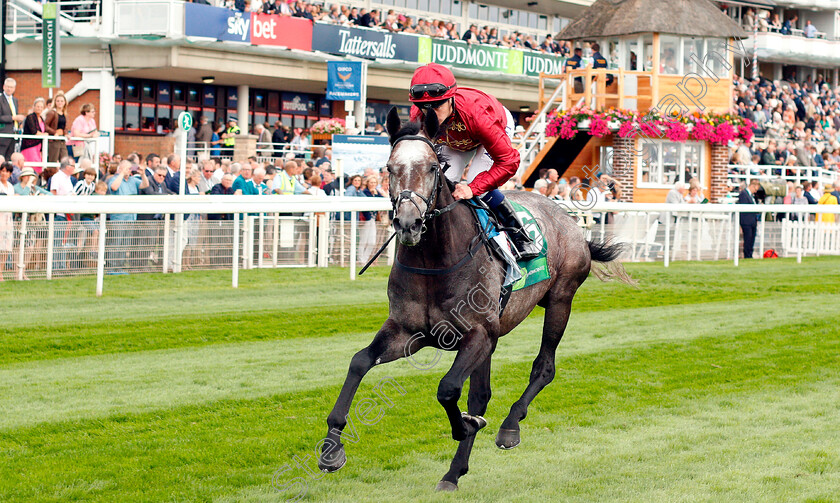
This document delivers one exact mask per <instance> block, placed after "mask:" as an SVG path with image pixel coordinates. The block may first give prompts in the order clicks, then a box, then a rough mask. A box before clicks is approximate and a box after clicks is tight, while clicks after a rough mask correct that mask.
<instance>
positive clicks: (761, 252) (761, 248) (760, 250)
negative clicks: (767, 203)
mask: <svg viewBox="0 0 840 503" xmlns="http://www.w3.org/2000/svg"><path fill="white" fill-rule="evenodd" d="M765 216H766V215H765V214H764V213H762V214H761V229H760V230H761V238H760V239H759V240H758V258H761V259H763V258H764V228H765V227H764V226H765V218H764V217H765ZM785 220H787V219H785Z"/></svg>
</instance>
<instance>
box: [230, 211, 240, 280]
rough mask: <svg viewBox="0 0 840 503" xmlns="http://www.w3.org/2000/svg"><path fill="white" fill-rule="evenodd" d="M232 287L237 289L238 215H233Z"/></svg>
mask: <svg viewBox="0 0 840 503" xmlns="http://www.w3.org/2000/svg"><path fill="white" fill-rule="evenodd" d="M232 262H233V287H234V288H239V213H234V214H233V260H232Z"/></svg>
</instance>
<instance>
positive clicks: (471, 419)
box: [461, 412, 487, 432]
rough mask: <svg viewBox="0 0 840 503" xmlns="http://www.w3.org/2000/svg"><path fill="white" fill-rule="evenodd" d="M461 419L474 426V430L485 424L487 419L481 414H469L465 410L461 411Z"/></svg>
mask: <svg viewBox="0 0 840 503" xmlns="http://www.w3.org/2000/svg"><path fill="white" fill-rule="evenodd" d="M461 419H463V420H464V421H466V422H467V423H469V424H470V425H471V426H472V427H473V428H475V431H476V432H478V430H480V429H482V428H484V427H485V426H487V420H486V419H484V418H483V417H481V416H471V415H469V414H468V413H466V412H462V413H461Z"/></svg>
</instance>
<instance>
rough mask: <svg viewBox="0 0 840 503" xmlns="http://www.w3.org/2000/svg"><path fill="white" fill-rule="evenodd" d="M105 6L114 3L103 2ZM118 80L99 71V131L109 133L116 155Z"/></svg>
mask: <svg viewBox="0 0 840 503" xmlns="http://www.w3.org/2000/svg"><path fill="white" fill-rule="evenodd" d="M102 3H103V10H104V5H106V4H110V3H112V2H102ZM116 86H117V79H116V77H114V75H112V74H111V69H110V68H107V69H106V68H103V69H101V70H100V71H99V109H98V110H97V112H99V113H98V114H97V115H98V117H97V118H98V119H99V121H98V122H99V130H100V131H105V132H107V133H108V135H109V138H110V140H109V141H108V145H109V147H108V153H109V154H113V153H114V102H115V99H114V95H115V93H116Z"/></svg>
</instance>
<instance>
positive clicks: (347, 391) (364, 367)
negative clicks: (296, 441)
mask: <svg viewBox="0 0 840 503" xmlns="http://www.w3.org/2000/svg"><path fill="white" fill-rule="evenodd" d="M409 341H410V337H409V335H408V333H407V332H406V331H405V330H403V329H402V327H400V326H399V325H398V324H397V323H396V322H394V321H393V320H391V319H388V320H387V321H386V322H385V324H384V325H382V328H380V329H379V332H377V334H376V336H375V337H374V338H373V341H372V342H371V343H370V345H369V346H368V347H366V348H364V349H362V350H361V351H359V352H358V353H356V354H355V355H354V356H353V359H352V360H351V361H350V369H349V370H348V371H347V378H346V379H345V380H344V386H342V387H341V392H340V393H339V394H338V400H336V402H335V406H334V407H333V410H332V412H330V415H329V416H328V417H327V436H326V438H325V439H324V441H323V443H324V445H323V446H322V447H321V456H320V459H319V460H318V467H319V468H321V470H324V471H326V472H334V471H336V470H338V469H339V468H341V467H342V466H344V463H345V462H346V461H347V458H346V456H345V454H344V444H343V443H342V442H341V433H342V431H343V430H344V427H345V426H347V414H348V413H349V412H350V405H351V404H352V403H353V397H354V396H355V395H356V391H357V390H358V389H359V384H360V383H361V382H362V379H363V378H364V377H365V374H367V373H368V371H369V370H370V369H371V368H372V367H373V366H374V365H379V364H382V363H388V362H391V361H394V360H397V359H399V358H402V357H404V356H406V351H407V350H409V351H410V352H413V351H417V350H418V349H419V345H418V344H417V343H416V342H415V343H413V344H411V345H412V347H411V348H406V346H407V345H409ZM410 352H409V354H410Z"/></svg>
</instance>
